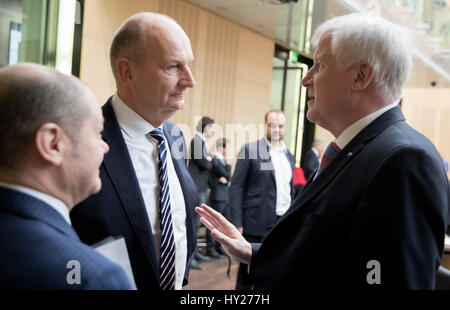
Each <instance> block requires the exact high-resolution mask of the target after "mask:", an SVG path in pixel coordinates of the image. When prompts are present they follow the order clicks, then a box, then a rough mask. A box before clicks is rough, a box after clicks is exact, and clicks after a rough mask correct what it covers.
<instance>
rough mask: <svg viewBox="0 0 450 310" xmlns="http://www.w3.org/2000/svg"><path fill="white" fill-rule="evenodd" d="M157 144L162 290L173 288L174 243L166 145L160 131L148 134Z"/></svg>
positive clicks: (160, 276) (160, 277)
mask: <svg viewBox="0 0 450 310" xmlns="http://www.w3.org/2000/svg"><path fill="white" fill-rule="evenodd" d="M150 135H151V136H152V137H153V138H154V139H155V140H156V141H157V144H158V152H159V153H158V168H159V186H160V198H159V203H160V205H159V222H160V225H161V255H160V263H159V268H160V271H159V280H160V287H161V289H162V290H173V289H174V288H175V241H174V236H173V227H172V214H171V212H170V211H171V208H170V193H169V178H168V173H167V145H166V140H165V139H164V134H163V132H162V131H161V130H160V129H155V130H153V131H151V132H150Z"/></svg>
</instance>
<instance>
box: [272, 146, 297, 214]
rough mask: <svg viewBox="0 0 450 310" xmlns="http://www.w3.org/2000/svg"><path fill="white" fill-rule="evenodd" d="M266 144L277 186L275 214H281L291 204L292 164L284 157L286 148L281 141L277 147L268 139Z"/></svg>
mask: <svg viewBox="0 0 450 310" xmlns="http://www.w3.org/2000/svg"><path fill="white" fill-rule="evenodd" d="M266 141H267V139H266ZM267 145H268V146H269V153H270V158H271V161H272V165H273V169H274V172H275V184H276V187H277V198H276V214H277V216H282V215H283V214H284V213H285V212H286V211H287V210H288V209H289V207H290V206H291V181H292V166H291V164H290V163H289V160H288V159H287V157H286V151H287V148H286V145H285V144H284V142H283V141H281V142H280V146H279V147H278V148H275V147H274V146H273V145H272V144H271V143H270V142H269V141H267Z"/></svg>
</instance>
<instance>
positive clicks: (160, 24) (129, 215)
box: [71, 13, 198, 290]
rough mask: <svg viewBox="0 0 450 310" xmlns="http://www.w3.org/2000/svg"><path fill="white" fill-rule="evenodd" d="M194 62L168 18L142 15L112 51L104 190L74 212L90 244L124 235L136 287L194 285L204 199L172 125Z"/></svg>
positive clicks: (124, 28) (134, 18) (181, 33)
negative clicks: (197, 217)
mask: <svg viewBox="0 0 450 310" xmlns="http://www.w3.org/2000/svg"><path fill="white" fill-rule="evenodd" d="M193 57H194V56H193V54H192V49H191V44H190V41H189V38H188V37H187V35H186V34H185V32H184V31H183V29H182V28H181V27H180V26H179V25H178V24H177V23H176V22H175V21H174V20H173V19H171V18H169V17H167V16H165V15H161V14H155V13H140V14H136V15H134V16H132V17H130V18H129V19H128V20H126V21H125V22H124V23H123V25H122V26H120V28H119V29H118V31H117V33H116V34H115V36H114V39H113V42H112V45H111V50H110V61H111V68H112V72H113V74H114V78H115V80H116V86H117V92H116V93H115V94H114V95H113V96H112V97H111V98H109V100H108V102H107V103H106V104H105V105H104V106H103V117H104V118H105V130H104V131H103V134H102V136H103V139H105V141H106V142H107V143H108V144H109V146H110V152H109V153H108V154H107V155H106V156H105V159H104V161H103V163H102V165H101V168H100V177H101V179H102V182H103V188H102V190H101V191H100V193H98V194H97V195H94V196H92V197H91V198H89V199H88V200H86V201H85V202H83V203H82V204H80V205H79V206H78V207H77V208H76V209H75V210H74V211H73V212H72V213H71V219H72V222H73V224H74V227H75V229H76V230H77V232H78V234H79V235H80V238H81V240H83V241H84V242H86V243H88V244H93V243H96V242H98V241H100V240H102V239H103V238H106V237H108V236H113V237H115V236H124V238H125V241H126V244H127V249H128V253H129V256H130V261H131V268H132V270H133V274H134V278H135V281H136V286H137V288H138V289H152V290H159V289H161V290H171V289H181V287H182V285H183V284H186V283H187V279H188V273H189V267H190V262H191V260H192V254H193V250H194V248H195V243H196V242H195V241H196V231H195V229H194V222H193V219H194V208H195V206H197V205H198V193H197V190H196V187H195V184H194V182H193V181H192V179H191V177H190V175H189V172H188V170H187V167H186V162H185V158H186V156H185V141H184V137H183V134H182V132H181V130H180V129H179V128H178V127H177V126H176V125H174V124H172V123H170V122H168V121H167V120H168V119H169V118H170V117H171V116H172V115H173V114H175V112H177V111H178V110H180V109H182V108H183V106H184V96H185V93H186V90H187V89H188V88H191V87H193V86H194V84H195V81H194V78H193V76H192V74H191V71H190V69H189V64H190V63H191V62H192V61H193Z"/></svg>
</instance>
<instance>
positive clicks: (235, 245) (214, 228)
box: [195, 204, 252, 265]
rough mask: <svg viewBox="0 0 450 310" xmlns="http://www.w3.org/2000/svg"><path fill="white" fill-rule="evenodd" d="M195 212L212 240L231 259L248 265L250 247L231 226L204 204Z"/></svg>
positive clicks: (250, 252)
mask: <svg viewBox="0 0 450 310" xmlns="http://www.w3.org/2000/svg"><path fill="white" fill-rule="evenodd" d="M195 211H197V213H198V214H200V215H201V216H202V217H201V218H200V221H201V222H202V223H203V224H204V225H205V226H206V227H207V228H208V229H209V230H210V231H211V235H212V236H213V238H214V239H215V240H216V241H217V242H219V243H220V244H222V246H223V248H224V249H225V251H226V252H227V254H228V255H229V256H230V257H231V259H233V260H235V261H238V262H241V263H244V264H247V265H248V264H250V261H251V258H252V247H251V245H250V243H249V242H248V241H247V240H245V239H244V237H243V236H242V235H241V233H240V232H239V231H238V230H237V229H236V227H235V226H234V225H233V224H231V223H230V222H228V221H227V220H226V219H225V218H224V217H223V215H222V214H220V213H219V212H216V211H214V210H213V209H211V208H210V207H208V206H207V205H205V204H202V206H201V208H198V207H197V208H195Z"/></svg>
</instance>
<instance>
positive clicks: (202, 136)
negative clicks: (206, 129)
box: [196, 131, 207, 142]
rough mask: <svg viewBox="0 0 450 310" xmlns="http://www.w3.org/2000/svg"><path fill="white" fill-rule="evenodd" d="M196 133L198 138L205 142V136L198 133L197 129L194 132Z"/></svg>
mask: <svg viewBox="0 0 450 310" xmlns="http://www.w3.org/2000/svg"><path fill="white" fill-rule="evenodd" d="M196 135H197V136H199V137H200V139H202V140H203V141H205V142H207V141H206V137H205V136H204V135H203V134H202V133H200V132H199V131H197V132H196Z"/></svg>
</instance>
